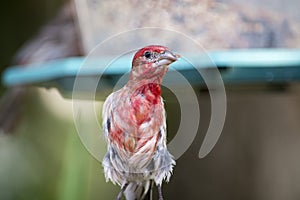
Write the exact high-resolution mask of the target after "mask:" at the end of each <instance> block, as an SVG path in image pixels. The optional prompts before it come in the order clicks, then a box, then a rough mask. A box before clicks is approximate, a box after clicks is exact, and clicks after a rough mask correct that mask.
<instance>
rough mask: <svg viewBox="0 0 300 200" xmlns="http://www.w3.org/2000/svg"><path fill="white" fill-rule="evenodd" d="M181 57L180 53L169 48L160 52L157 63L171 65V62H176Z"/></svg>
mask: <svg viewBox="0 0 300 200" xmlns="http://www.w3.org/2000/svg"><path fill="white" fill-rule="evenodd" d="M179 57H180V55H178V54H175V53H173V52H171V51H168V50H167V51H164V52H163V53H161V54H160V56H159V60H158V63H157V64H158V65H169V64H171V63H173V62H175V61H176V60H177V59H178V58H179Z"/></svg>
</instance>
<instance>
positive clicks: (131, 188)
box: [124, 180, 153, 200]
mask: <svg viewBox="0 0 300 200" xmlns="http://www.w3.org/2000/svg"><path fill="white" fill-rule="evenodd" d="M152 188H153V181H151V180H150V181H146V182H144V183H140V184H139V183H136V182H130V183H129V185H128V186H127V188H126V190H125V191H124V195H125V197H126V200H152Z"/></svg>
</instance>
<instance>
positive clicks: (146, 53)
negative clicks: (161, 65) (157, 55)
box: [144, 51, 151, 59]
mask: <svg viewBox="0 0 300 200" xmlns="http://www.w3.org/2000/svg"><path fill="white" fill-rule="evenodd" d="M144 56H145V58H147V59H149V58H151V52H150V51H146V52H145V53H144Z"/></svg>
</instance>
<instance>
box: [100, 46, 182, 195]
mask: <svg viewBox="0 0 300 200" xmlns="http://www.w3.org/2000/svg"><path fill="white" fill-rule="evenodd" d="M179 57H180V55H178V54H176V53H174V52H172V51H171V50H169V49H168V48H167V47H165V46H161V45H149V46H146V47H143V48H141V49H139V50H138V51H137V52H136V53H135V55H134V56H133V59H132V67H131V71H130V75H129V78H128V81H127V83H126V84H125V85H124V86H123V87H122V88H121V89H119V90H117V91H115V92H113V93H111V94H110V95H109V96H108V97H107V98H106V100H105V102H104V104H103V109H102V127H103V132H104V133H103V134H104V138H105V140H106V143H107V152H106V154H105V156H104V158H103V161H102V166H103V169H104V175H105V178H106V181H107V182H108V181H111V182H112V183H113V184H118V185H119V186H120V187H121V190H120V192H119V193H118V195H117V197H116V200H120V199H121V198H122V197H123V195H124V196H125V198H126V200H142V199H145V197H146V196H147V198H150V199H152V189H153V185H154V184H155V185H156V186H157V188H158V195H159V200H163V194H162V182H163V181H165V182H169V180H170V177H171V175H172V173H173V172H172V171H173V167H174V166H175V164H176V163H175V160H174V158H173V156H172V155H171V154H170V152H169V151H168V149H167V145H166V143H167V139H166V137H167V129H166V112H165V108H164V101H163V98H162V97H161V84H162V80H163V77H164V75H165V74H166V72H167V71H168V67H169V65H170V64H172V63H173V62H175V61H177V60H178V58H179Z"/></svg>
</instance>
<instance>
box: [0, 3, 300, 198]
mask: <svg viewBox="0 0 300 200" xmlns="http://www.w3.org/2000/svg"><path fill="white" fill-rule="evenodd" d="M1 4H2V5H1V6H0V10H1V15H2V17H1V18H0V20H1V25H2V28H1V37H0V41H1V42H0V43H1V46H0V66H1V72H3V71H4V70H5V69H6V68H7V67H9V66H11V65H25V64H31V63H42V62H45V61H49V60H53V59H58V58H65V57H71V56H84V55H86V54H87V53H88V52H89V51H90V50H91V49H92V48H93V47H94V46H95V45H97V44H98V43H99V42H101V41H103V40H104V39H106V38H107V37H110V36H111V35H114V34H117V33H119V32H121V31H126V30H129V29H133V28H142V27H150V26H159V27H163V28H168V29H173V30H177V31H180V32H182V33H185V34H187V35H189V36H190V37H192V38H193V39H194V40H196V41H197V42H199V43H200V44H201V45H203V47H204V48H205V49H206V50H231V49H248V48H287V49H291V48H293V49H295V48H300V13H299V8H300V2H299V1H297V0H262V1H258V0H247V1H237V0H201V1H196V0H189V1H188V0H185V1H172V0H166V1H149V2H142V1H135V0H130V1H123V2H121V1H109V0H103V1H100V0H86V1H83V0H74V1H64V0H44V1H37V0H23V1H20V2H18V3H15V2H12V1H2V2H1ZM145 37H146V36H145ZM138 39H139V40H141V41H143V40H144V38H138ZM132 42H134V41H132ZM177 45H182V48H186V47H184V44H177ZM116 48H117V47H116ZM112 52H113V49H112ZM254 59H255V58H254ZM195 91H197V92H198V98H199V102H200V105H199V106H200V110H201V121H200V128H199V131H198V135H197V137H196V139H195V140H194V142H193V145H192V146H191V147H190V148H189V149H188V151H187V152H186V153H185V154H184V155H183V156H182V157H181V158H180V159H179V160H177V166H176V168H175V171H174V175H173V177H172V178H171V182H170V183H169V184H165V185H164V196H165V198H166V199H231V200H234V199H236V200H239V199H245V200H247V199H249V200H252V199H255V200H256V199H258V200H259V199H261V200H263V199H264V200H266V199H272V200H276V199H278V200H279V199H280V200H281V199H291V200H294V199H295V200H296V199H299V198H300V170H299V169H300V159H299V155H298V154H299V152H300V134H299V130H300V123H299V121H300V105H299V102H300V84H299V83H298V82H284V83H276V84H272V83H261V84H251V83H248V84H245V83H244V84H227V85H226V92H227V106H228V107H227V117H226V122H225V127H224V130H223V132H222V135H221V137H220V139H219V141H218V143H217V145H216V146H215V148H214V149H213V151H212V152H211V153H210V154H209V155H208V156H207V157H205V158H204V159H199V158H198V153H199V148H200V146H201V144H202V141H203V138H204V136H205V135H204V134H205V133H206V130H207V128H208V124H209V120H210V114H211V113H210V112H211V110H210V109H211V107H210V98H209V93H208V91H207V90H206V89H205V88H203V87H195ZM0 94H1V101H0V128H1V129H0V199H1V200H2V199H3V200H11V199H58V200H68V199H70V200H71V199H72V200H76V199H78V200H79V199H114V198H115V196H116V194H117V193H118V191H119V187H117V186H113V185H112V184H111V183H105V179H104V176H103V170H102V166H101V163H99V162H98V161H97V160H96V159H94V158H93V157H92V156H91V155H90V154H89V153H88V152H87V151H86V149H85V148H84V146H83V145H82V144H81V142H80V140H79V137H78V135H77V132H76V129H75V126H74V123H73V114H72V101H71V100H70V99H65V98H63V97H62V96H61V94H59V92H58V91H57V90H56V89H53V88H50V89H45V88H42V87H35V86H17V87H12V88H7V87H5V86H4V85H1V89H0ZM164 98H165V99H166V108H167V113H168V127H169V137H170V138H172V137H173V136H174V133H176V130H177V128H178V123H179V120H180V117H179V114H180V113H179V109H178V106H179V105H178V102H177V101H175V100H174V96H172V94H169V93H166V94H165V95H164ZM101 105H102V103H101V102H98V103H97V109H98V110H99V114H100V112H101ZM86 131H89V130H86ZM187 131H188V130H187ZM100 133H101V130H99V134H100Z"/></svg>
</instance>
